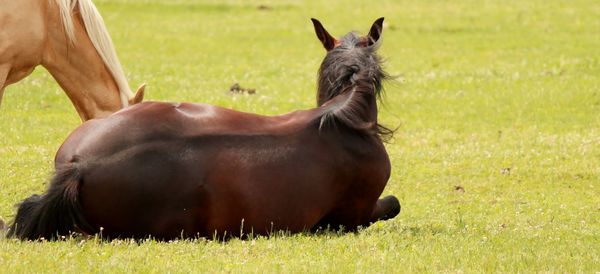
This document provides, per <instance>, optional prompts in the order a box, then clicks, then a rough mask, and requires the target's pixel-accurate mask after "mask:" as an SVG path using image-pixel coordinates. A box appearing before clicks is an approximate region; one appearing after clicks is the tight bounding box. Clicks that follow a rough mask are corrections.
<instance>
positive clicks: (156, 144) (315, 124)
mask: <svg viewBox="0 0 600 274" xmlns="http://www.w3.org/2000/svg"><path fill="white" fill-rule="evenodd" d="M313 22H314V24H315V29H316V31H317V36H318V37H319V38H320V39H321V41H322V42H323V45H324V46H325V48H326V49H327V50H328V53H327V56H326V57H325V60H324V61H323V63H322V65H321V68H320V72H319V74H320V75H319V77H320V79H319V83H320V86H319V93H320V94H319V95H318V98H319V104H320V106H319V107H318V108H314V109H310V110H303V111H296V112H292V113H289V114H285V115H281V116H273V117H268V116H261V115H256V114H249V113H242V112H237V111H234V110H230V109H225V108H220V107H216V106H211V105H204V104H188V103H181V104H171V103H158V102H146V103H141V104H139V105H136V106H133V107H130V108H127V109H124V110H122V111H120V112H117V113H115V114H114V115H112V116H109V117H108V118H105V119H98V120H92V121H89V122H87V123H85V124H83V125H82V126H81V127H79V128H78V129H76V130H75V131H74V132H73V133H72V134H71V135H70V136H69V137H68V139H67V140H66V141H65V142H64V144H63V145H62V147H61V148H60V150H59V151H58V153H57V156H56V175H55V176H54V178H53V179H52V182H51V184H50V186H49V189H48V191H47V192H46V193H45V194H43V195H41V196H38V195H34V196H32V197H30V198H28V199H26V200H25V201H24V202H22V203H21V205H20V206H19V210H18V213H17V216H16V219H15V221H14V222H13V224H12V226H11V228H10V229H9V233H8V234H9V236H11V237H17V238H20V239H39V238H41V237H44V238H46V239H56V238H58V236H61V235H68V234H69V233H71V232H73V231H77V232H83V233H86V234H94V233H98V232H100V231H102V236H103V237H107V238H116V237H132V238H138V239H139V238H145V237H155V238H157V239H172V238H179V237H197V236H200V237H215V236H216V237H218V238H221V237H223V236H240V235H241V234H242V233H244V234H247V233H254V234H260V235H268V234H270V233H271V232H273V231H276V230H287V231H289V232H292V233H293V232H301V231H306V230H313V229H316V228H318V227H326V226H330V227H333V228H337V227H340V226H343V227H344V228H345V229H347V230H355V229H356V228H357V227H359V226H368V225H369V224H370V223H372V222H375V221H377V220H385V219H389V218H393V217H394V216H396V215H397V214H398V213H399V212H400V204H399V202H398V200H397V199H396V198H395V197H393V196H388V197H386V198H384V199H380V200H378V197H379V195H380V194H381V192H382V191H383V189H384V187H385V185H386V183H387V181H388V179H389V177H390V169H391V166H390V161H389V158H388V155H387V153H386V151H385V147H384V145H383V143H382V137H383V136H382V135H385V134H388V133H390V131H388V130H385V128H384V127H382V126H380V125H379V124H378V123H377V104H376V101H377V96H378V94H379V92H380V91H381V83H382V80H384V78H385V76H386V74H385V73H384V72H383V71H382V69H381V67H380V58H379V57H378V56H377V55H376V53H375V51H376V49H377V47H378V44H377V43H376V42H377V41H378V39H379V37H380V34H381V30H382V28H381V27H382V23H383V18H381V19H379V20H377V21H376V22H375V23H374V25H373V26H372V28H371V31H370V33H369V35H368V36H366V37H359V36H358V35H357V34H355V33H349V34H347V35H346V36H344V37H343V38H341V40H339V41H338V40H336V39H334V38H333V37H331V36H330V35H329V34H328V33H327V31H325V29H324V28H323V27H322V25H321V24H320V23H319V22H318V21H316V20H314V19H313ZM323 102H324V103H323Z"/></svg>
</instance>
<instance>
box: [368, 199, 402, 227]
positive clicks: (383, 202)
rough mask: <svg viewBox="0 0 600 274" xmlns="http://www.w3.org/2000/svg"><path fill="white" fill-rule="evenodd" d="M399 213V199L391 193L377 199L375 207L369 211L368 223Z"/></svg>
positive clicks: (389, 217)
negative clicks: (371, 211)
mask: <svg viewBox="0 0 600 274" xmlns="http://www.w3.org/2000/svg"><path fill="white" fill-rule="evenodd" d="M398 214H400V201H398V198H396V197H395V196H393V195H390V196H386V197H385V198H383V199H379V200H377V203H376V204H375V209H373V213H371V220H370V221H369V222H370V223H374V222H377V221H385V220H389V219H391V218H394V217H396V216H397V215H398Z"/></svg>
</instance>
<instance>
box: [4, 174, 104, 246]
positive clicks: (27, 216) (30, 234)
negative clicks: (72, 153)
mask: <svg viewBox="0 0 600 274" xmlns="http://www.w3.org/2000/svg"><path fill="white" fill-rule="evenodd" d="M80 183H81V175H80V173H79V171H78V169H77V167H76V166H71V167H69V168H66V169H63V170H57V172H56V175H54V177H53V178H52V181H51V183H50V186H49V187H48V191H46V193H45V194H44V195H32V196H31V197H29V198H27V199H25V200H24V201H23V202H21V203H20V204H19V205H18V207H19V209H18V211H17V216H16V217H15V220H14V221H13V223H12V224H11V225H10V227H9V229H8V234H7V237H9V238H12V237H15V238H19V239H21V240H37V239H41V238H44V239H47V240H56V239H59V237H61V236H69V235H70V234H71V233H74V232H78V231H85V232H88V233H91V232H92V231H93V229H91V226H90V225H89V224H88V223H87V222H86V221H85V219H84V217H83V214H82V210H81V204H80V202H79V187H80Z"/></svg>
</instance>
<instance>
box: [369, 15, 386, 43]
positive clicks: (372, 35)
mask: <svg viewBox="0 0 600 274" xmlns="http://www.w3.org/2000/svg"><path fill="white" fill-rule="evenodd" d="M383 19H384V18H383V17H381V18H379V19H377V20H375V22H373V25H372V26H371V30H370V31H369V35H368V38H369V46H370V45H373V44H375V43H377V41H378V40H379V38H380V37H381V32H382V31H383Z"/></svg>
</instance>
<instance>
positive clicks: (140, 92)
mask: <svg viewBox="0 0 600 274" xmlns="http://www.w3.org/2000/svg"><path fill="white" fill-rule="evenodd" d="M145 89H146V84H142V85H141V86H140V87H139V88H138V89H137V91H136V92H135V96H133V98H131V99H129V104H130V105H135V104H137V103H141V102H142V100H144V90H145Z"/></svg>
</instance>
